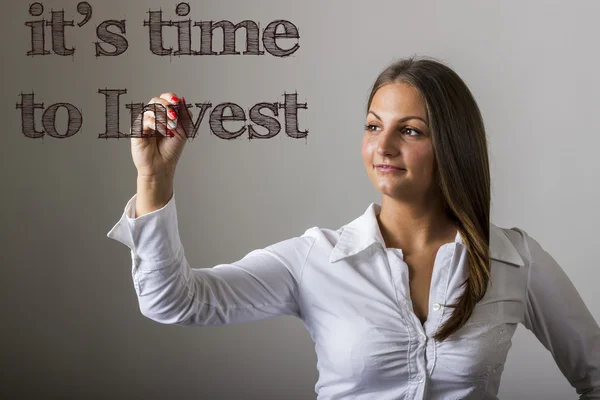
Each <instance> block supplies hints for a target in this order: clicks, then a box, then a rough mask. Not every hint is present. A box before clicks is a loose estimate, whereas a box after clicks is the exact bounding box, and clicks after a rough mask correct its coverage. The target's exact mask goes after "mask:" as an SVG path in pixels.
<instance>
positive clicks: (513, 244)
mask: <svg viewBox="0 0 600 400" xmlns="http://www.w3.org/2000/svg"><path fill="white" fill-rule="evenodd" d="M498 236H500V237H501V238H502V242H504V243H503V244H502V246H503V247H505V248H502V249H500V250H501V252H502V253H503V254H506V253H511V252H512V253H513V254H518V256H519V257H520V258H521V260H522V264H523V265H524V266H528V265H529V264H530V262H531V254H530V249H529V248H530V246H529V242H530V241H531V237H530V236H529V234H528V233H527V231H525V230H524V229H523V228H520V227H516V226H513V227H511V228H505V227H501V226H498V225H496V224H493V223H491V224H490V247H492V246H498V247H499V246H500V245H499V244H497V242H499V240H498V239H497V237H498ZM506 247H508V248H506ZM495 250H496V251H498V250H499V249H493V248H492V249H491V251H492V253H494V251H495Z"/></svg>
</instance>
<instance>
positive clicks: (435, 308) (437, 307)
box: [433, 303, 442, 311]
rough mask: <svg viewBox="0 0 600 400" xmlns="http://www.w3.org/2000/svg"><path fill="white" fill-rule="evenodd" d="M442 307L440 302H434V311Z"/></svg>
mask: <svg viewBox="0 0 600 400" xmlns="http://www.w3.org/2000/svg"><path fill="white" fill-rule="evenodd" d="M441 307H442V306H441V305H440V304H439V303H434V304H433V310H434V311H437V310H439V309H440V308H441Z"/></svg>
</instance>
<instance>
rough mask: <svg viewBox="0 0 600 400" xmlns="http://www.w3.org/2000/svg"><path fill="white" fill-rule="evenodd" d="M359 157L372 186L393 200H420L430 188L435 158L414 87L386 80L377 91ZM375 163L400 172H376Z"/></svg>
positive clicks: (423, 113) (424, 112) (420, 101)
mask: <svg viewBox="0 0 600 400" xmlns="http://www.w3.org/2000/svg"><path fill="white" fill-rule="evenodd" d="M366 125H367V127H366V128H365V136H364V138H363V142H362V157H363V160H364V163H365V167H366V168H367V173H368V175H369V178H370V179H371V182H373V185H374V186H375V188H376V189H377V190H378V191H379V192H381V193H382V194H383V195H384V196H389V197H392V198H396V199H401V198H404V199H414V198H415V197H417V198H420V199H423V198H424V197H425V198H426V197H427V192H428V191H429V189H430V188H432V187H433V184H434V182H433V180H434V177H435V175H434V173H435V158H434V153H433V146H432V143H431V136H430V132H429V127H428V121H427V109H426V106H425V103H424V101H423V99H422V98H421V96H420V95H419V93H418V92H417V90H416V89H415V88H413V87H412V86H409V85H408V84H405V83H390V84H387V85H385V86H382V87H381V88H379V89H378V90H377V92H376V93H375V95H374V96H373V99H372V101H371V106H370V108H369V113H368V114H367V117H366ZM376 164H390V165H394V166H397V167H400V168H404V170H402V171H395V172H391V173H389V172H388V173H384V172H380V171H379V170H378V169H377V168H376V167H375V165H376Z"/></svg>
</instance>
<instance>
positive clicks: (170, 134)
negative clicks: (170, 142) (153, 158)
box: [167, 129, 175, 136]
mask: <svg viewBox="0 0 600 400" xmlns="http://www.w3.org/2000/svg"><path fill="white" fill-rule="evenodd" d="M167 133H168V134H169V136H175V133H174V132H173V131H172V130H170V129H169V130H168V132H167Z"/></svg>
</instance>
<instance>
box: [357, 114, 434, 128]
mask: <svg viewBox="0 0 600 400" xmlns="http://www.w3.org/2000/svg"><path fill="white" fill-rule="evenodd" d="M367 114H373V115H374V116H375V117H377V119H379V120H381V117H379V115H377V114H375V112H373V111H369V112H368V113H367ZM409 119H420V120H421V121H423V122H424V123H425V125H427V126H429V125H428V124H427V121H425V120H424V119H423V118H421V117H419V116H416V115H408V116H406V117H403V118H400V119H399V120H398V122H404V121H408V120H409Z"/></svg>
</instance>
